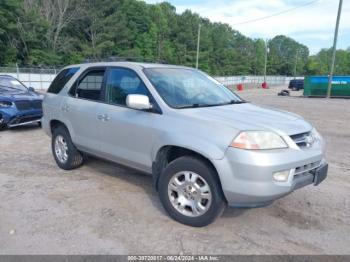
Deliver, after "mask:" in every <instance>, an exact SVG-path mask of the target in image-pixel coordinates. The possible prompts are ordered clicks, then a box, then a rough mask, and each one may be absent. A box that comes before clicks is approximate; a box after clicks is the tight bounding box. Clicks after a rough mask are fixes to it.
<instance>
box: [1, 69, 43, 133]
mask: <svg viewBox="0 0 350 262" xmlns="http://www.w3.org/2000/svg"><path fill="white" fill-rule="evenodd" d="M42 100H43V95H41V94H39V93H37V92H35V91H34V89H33V88H31V87H29V88H28V87H26V86H25V85H24V84H23V83H21V82H20V81H19V80H17V79H16V78H14V77H12V76H9V75H0V129H4V128H11V127H15V126H22V125H29V124H34V123H39V124H40V121H41V118H42Z"/></svg>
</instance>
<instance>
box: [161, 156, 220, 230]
mask: <svg viewBox="0 0 350 262" xmlns="http://www.w3.org/2000/svg"><path fill="white" fill-rule="evenodd" d="M158 188H159V197H160V200H161V202H162V204H163V206H164V208H165V210H166V211H167V212H168V214H169V215H170V216H171V217H172V218H173V219H175V220H176V221H178V222H180V223H183V224H186V225H189V226H195V227H202V226H206V225H208V224H210V223H212V222H213V221H214V220H215V219H216V217H218V216H219V215H220V214H221V213H222V211H223V210H224V208H225V201H224V196H223V193H222V189H221V186H220V181H219V178H218V176H217V173H216V171H215V170H214V169H213V168H212V167H211V166H210V165H209V164H208V163H206V162H205V161H203V160H201V159H198V158H195V157H189V156H185V157H180V158H178V159H176V160H174V161H173V162H171V163H170V164H169V165H168V166H167V167H166V168H165V169H164V171H163V172H162V174H161V176H160V178H159V184H158Z"/></svg>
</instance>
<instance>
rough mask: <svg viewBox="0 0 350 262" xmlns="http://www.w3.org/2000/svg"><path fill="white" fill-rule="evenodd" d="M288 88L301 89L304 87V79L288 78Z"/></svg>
mask: <svg viewBox="0 0 350 262" xmlns="http://www.w3.org/2000/svg"><path fill="white" fill-rule="evenodd" d="M288 88H289V89H292V90H293V91H299V90H301V89H304V79H293V80H290V81H289V85H288Z"/></svg>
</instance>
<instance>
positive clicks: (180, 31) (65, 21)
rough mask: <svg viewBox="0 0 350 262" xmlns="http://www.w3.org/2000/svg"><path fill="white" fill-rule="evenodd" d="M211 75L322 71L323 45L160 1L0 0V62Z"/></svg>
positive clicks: (345, 55) (340, 68)
mask: <svg viewBox="0 0 350 262" xmlns="http://www.w3.org/2000/svg"><path fill="white" fill-rule="evenodd" d="M199 24H201V39H200V41H201V44H200V55H199V68H200V69H202V70H204V71H206V72H208V73H210V74H213V75H250V74H252V75H262V74H263V73H264V61H265V50H266V44H267V46H268V56H267V57H268V62H267V74H271V75H295V74H296V75H308V74H314V75H315V74H316V75H318V74H327V73H328V71H329V65H330V57H331V55H330V52H331V50H330V49H323V50H321V51H320V52H319V53H318V54H316V55H313V56H310V55H309V49H308V47H307V46H305V45H303V44H301V43H298V42H297V41H295V40H293V39H292V38H289V37H287V36H283V35H278V36H276V37H274V38H273V39H270V40H269V41H268V42H267V43H265V41H264V40H263V39H252V38H249V37H246V36H244V35H243V34H241V33H240V32H238V31H237V30H234V29H233V28H232V27H230V26H229V25H227V24H223V23H213V22H210V21H209V20H208V19H205V18H202V17H200V16H199V15H198V14H196V13H193V12H191V11H189V10H186V11H185V12H183V13H181V14H178V13H176V9H175V7H174V6H172V5H171V4H169V3H167V2H163V3H159V4H146V3H145V2H143V1H138V0H84V1H80V0H1V1H0V66H14V65H15V64H18V65H19V66H38V67H49V66H52V67H54V66H55V67H59V66H63V65H67V64H74V63H81V62H84V61H87V60H90V61H98V60H102V59H106V58H108V57H121V58H129V59H133V60H140V61H148V62H164V63H170V64H179V65H186V66H191V67H194V66H195V62H196V50H197V34H198V33H197V32H198V26H199ZM335 73H336V74H350V49H348V50H338V51H337V65H336V68H335Z"/></svg>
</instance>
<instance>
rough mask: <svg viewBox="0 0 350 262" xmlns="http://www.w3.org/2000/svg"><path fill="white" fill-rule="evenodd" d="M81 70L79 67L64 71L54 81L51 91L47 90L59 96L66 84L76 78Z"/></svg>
mask: <svg viewBox="0 0 350 262" xmlns="http://www.w3.org/2000/svg"><path fill="white" fill-rule="evenodd" d="M78 70H79V67H72V68H67V69H64V70H62V71H61V72H60V73H59V74H58V75H57V76H56V78H55V80H53V82H52V83H51V85H50V87H49V89H48V90H47V92H48V93H53V94H58V93H59V92H60V91H61V90H62V88H63V87H64V85H65V84H67V82H68V81H69V80H70V79H71V78H72V77H73V76H74V74H75V73H76V72H77V71H78Z"/></svg>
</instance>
